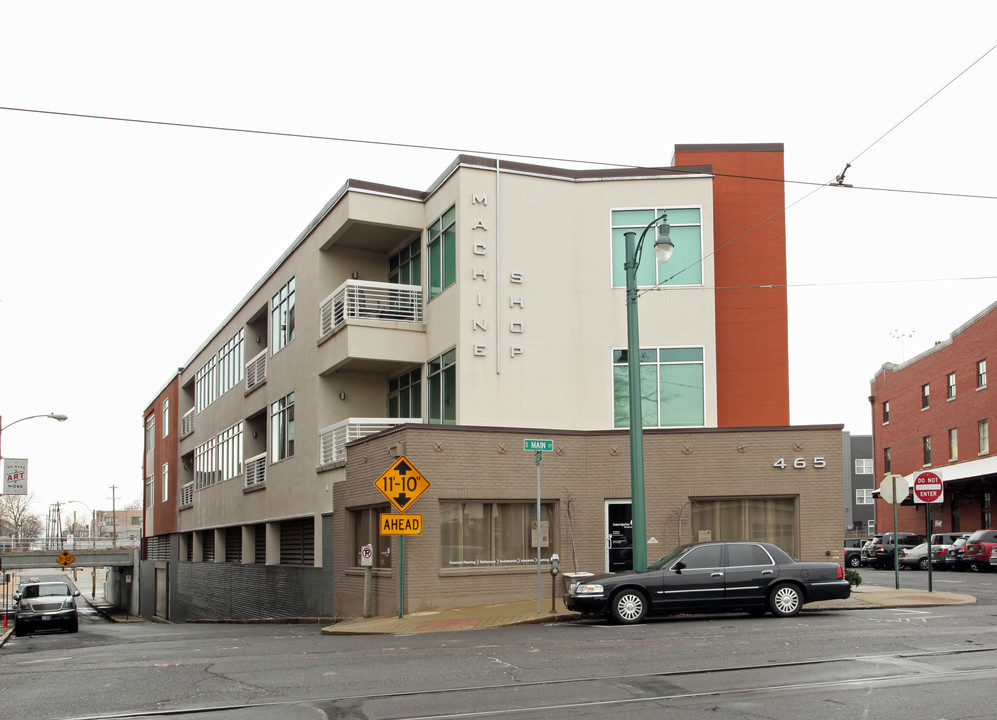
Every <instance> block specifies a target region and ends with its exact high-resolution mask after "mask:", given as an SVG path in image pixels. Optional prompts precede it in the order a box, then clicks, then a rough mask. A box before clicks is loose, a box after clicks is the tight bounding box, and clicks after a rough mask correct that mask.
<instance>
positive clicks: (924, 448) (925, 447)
mask: <svg viewBox="0 0 997 720" xmlns="http://www.w3.org/2000/svg"><path fill="white" fill-rule="evenodd" d="M921 454H922V455H923V456H924V464H925V465H930V464H931V436H930V435H925V436H924V437H923V438H921Z"/></svg>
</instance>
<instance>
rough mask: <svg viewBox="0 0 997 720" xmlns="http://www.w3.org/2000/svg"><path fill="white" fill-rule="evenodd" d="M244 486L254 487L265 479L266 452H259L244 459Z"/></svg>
mask: <svg viewBox="0 0 997 720" xmlns="http://www.w3.org/2000/svg"><path fill="white" fill-rule="evenodd" d="M245 476H246V487H248V488H250V487H255V486H257V485H260V484H262V483H265V482H266V481H267V454H266V453H265V452H264V453H260V454H259V455H254V456H253V457H251V458H249V459H248V460H246V473H245Z"/></svg>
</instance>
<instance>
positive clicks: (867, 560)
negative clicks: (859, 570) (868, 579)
mask: <svg viewBox="0 0 997 720" xmlns="http://www.w3.org/2000/svg"><path fill="white" fill-rule="evenodd" d="M894 538H896V544H897V547H898V549H897V555H898V556H899V554H900V550H903V549H907V550H911V549H913V548H915V547H917V546H918V545H920V544H921V543H923V542H925V539H924V535H915V534H914V533H906V532H901V533H891V532H888V533H883V534H882V535H877V536H876V537H874V538H873V539H872V541H871V542H870V543H868V544H867V545H866V546H865V547H864V548H862V553H863V564H865V565H872V566H873V567H875V568H878V569H880V570H885V569H888V568H892V567H893V544H894Z"/></svg>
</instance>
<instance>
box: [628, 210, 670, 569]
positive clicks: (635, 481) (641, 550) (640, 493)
mask: <svg viewBox="0 0 997 720" xmlns="http://www.w3.org/2000/svg"><path fill="white" fill-rule="evenodd" d="M667 220H668V213H663V214H662V215H661V216H660V217H657V218H655V219H654V220H652V221H651V222H650V223H648V225H647V227H645V228H644V232H642V233H641V234H640V240H638V241H637V242H636V244H635V243H634V238H635V237H636V236H637V233H636V232H634V231H628V232H625V233H624V234H623V238H624V241H625V251H626V255H625V260H624V263H623V268H624V269H625V270H626V276H627V375H628V378H629V400H630V518H631V519H630V527H631V535H632V543H633V569H634V570H636V571H637V572H643V571H645V570H647V525H646V522H645V513H644V423H643V415H642V408H641V395H640V332H639V328H638V324H637V266H638V265H640V257H641V251H642V250H643V249H644V237H645V236H646V235H647V231H648V230H650V229H651V228H652V227H655V226H657V228H658V237H657V239H655V241H654V254H655V258H656V260H657V262H659V263H665V262H668V260H669V258H671V256H672V250H674V249H675V245H674V243H672V240H671V237H670V235H669V231H670V226H669V225H668V222H667ZM658 223H661V224H660V225H658Z"/></svg>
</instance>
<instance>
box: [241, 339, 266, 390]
mask: <svg viewBox="0 0 997 720" xmlns="http://www.w3.org/2000/svg"><path fill="white" fill-rule="evenodd" d="M266 380H267V349H266V348H263V351H262V352H260V354H259V355H257V356H256V357H254V358H253V359H252V360H250V361H249V362H247V363H246V392H247V393H248V392H249V391H250V390H253V389H254V388H257V387H259V386H260V385H262V384H263V383H265V382H266Z"/></svg>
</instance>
